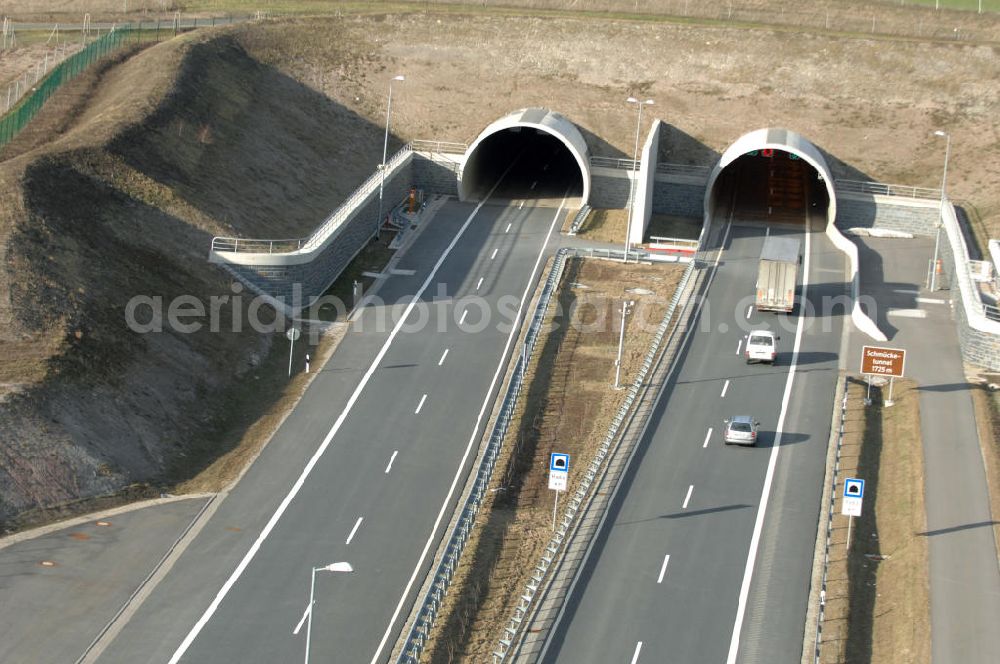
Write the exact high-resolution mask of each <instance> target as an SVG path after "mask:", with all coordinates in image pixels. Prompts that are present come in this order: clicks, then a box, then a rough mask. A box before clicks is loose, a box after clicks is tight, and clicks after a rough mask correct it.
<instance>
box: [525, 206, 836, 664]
mask: <svg viewBox="0 0 1000 664" xmlns="http://www.w3.org/2000/svg"><path fill="white" fill-rule="evenodd" d="M737 220H738V218H737ZM813 229H814V232H812V233H810V234H809V236H810V237H809V244H808V245H806V244H805V233H804V232H803V229H802V228H798V229H796V228H795V227H794V226H775V227H774V228H772V229H770V230H765V227H764V226H762V225H752V226H745V225H739V224H735V225H732V226H731V227H730V229H729V235H728V241H727V244H726V246H725V251H724V252H723V254H722V256H721V261H720V263H719V266H718V269H717V271H716V273H715V275H714V280H713V282H712V284H711V286H710V288H709V290H708V293H707V299H706V300H705V301H704V303H703V305H702V308H701V311H700V314H699V318H698V320H697V322H696V323H695V325H696V329H695V330H694V332H693V333H692V335H691V337H690V338H689V340H688V344H687V346H686V347H685V348H684V349H683V351H682V354H681V355H680V356H679V358H678V362H679V363H680V364H679V365H678V370H677V371H676V372H675V373H674V374H673V376H672V378H671V382H670V384H668V386H667V388H666V389H665V391H664V394H663V397H662V398H661V400H660V402H659V403H658V404H657V407H656V409H655V411H654V413H653V415H652V419H651V422H650V425H649V427H648V429H647V431H646V435H645V436H644V438H643V440H642V441H641V442H640V443H639V448H638V450H637V452H636V455H635V457H634V458H633V459H632V462H631V464H630V467H629V470H628V472H627V473H626V475H625V476H624V477H623V479H622V483H621V484H620V485H619V487H618V488H617V489H616V494H615V497H614V500H613V502H612V507H611V509H610V511H609V513H608V515H607V516H606V517H605V520H604V523H603V526H602V528H601V531H600V533H599V534H598V535H597V539H596V540H595V543H594V545H593V548H592V549H591V552H590V555H589V557H588V560H587V562H586V563H585V564H584V565H583V567H582V568H581V571H580V573H579V575H578V576H577V578H576V579H575V581H574V586H573V590H572V591H571V595H570V598H569V600H568V602H567V603H566V606H565V608H564V610H563V613H562V615H561V618H560V620H559V623H558V625H557V627H556V628H555V629H554V631H553V633H552V635H551V636H550V639H549V641H548V643H547V645H546V649H545V653H544V655H543V657H542V661H545V662H631V663H632V664H636V663H638V662H657V663H670V662H677V663H679V664H681V663H682V664H696V663H699V662H706V663H709V662H711V663H719V662H727V661H728V662H737V661H738V662H747V663H749V662H768V663H772V662H798V661H799V660H800V657H801V652H802V642H803V627H804V622H805V612H806V604H807V598H808V592H809V583H810V572H811V566H812V554H813V546H814V544H815V537H816V527H817V523H818V518H819V504H820V495H821V491H822V481H823V471H824V461H825V453H826V448H827V441H828V437H829V431H830V418H831V412H832V402H833V393H834V389H835V385H836V377H837V357H838V350H839V346H840V335H841V330H842V326H843V313H844V310H843V308H840V309H836V310H834V311H833V312H830V313H829V314H828V315H826V316H823V315H822V314H823V305H824V303H825V304H826V305H827V306H828V307H829V304H830V300H829V298H830V297H836V296H838V295H843V294H844V287H845V284H844V281H843V258H842V254H840V253H839V252H838V251H836V250H835V249H834V248H833V247H832V246H831V245H829V243H828V242H827V240H826V238H825V236H824V235H822V233H821V232H815V231H820V230H821V229H822V226H821V224H820V223H815V224H813ZM765 232H773V233H776V234H791V235H795V236H797V237H800V238H801V239H803V244H804V246H806V247H808V248H809V249H810V250H811V251H810V256H809V258H807V259H806V261H807V262H806V263H805V265H806V266H808V281H809V285H808V286H807V287H806V297H807V299H808V303H809V304H808V305H806V306H804V305H802V304H800V305H799V306H798V307H797V309H796V312H795V314H794V315H790V316H787V317H786V316H784V315H777V314H770V313H767V314H761V313H759V312H757V311H756V310H754V309H753V307H752V304H753V284H754V283H755V281H756V267H757V259H758V257H759V255H760V249H761V246H762V243H763V239H764V235H765ZM803 271H804V270H800V274H801V272H803ZM803 286H804V284H802V277H801V276H800V293H799V294H800V295H801V290H802V288H803ZM803 313H805V314H806V315H805V318H803V319H802V320H801V323H802V334H801V340H800V342H799V345H798V346H797V344H796V328H797V326H798V324H799V322H800V316H802V315H803ZM759 327H766V328H769V329H772V330H776V331H777V332H778V334H779V335H780V337H781V339H780V341H779V342H778V350H779V356H778V361H777V363H776V365H775V366H773V367H771V366H768V365H752V366H748V365H747V364H746V363H745V360H744V359H743V358H742V357H741V355H740V350H741V346H742V343H743V342H744V335H745V334H746V331H747V330H749V329H751V328H759ZM796 350H797V352H794V351H796ZM793 361H794V362H795V366H794V370H793V367H792V362H793ZM790 374H794V375H793V376H792V377H791V379H790ZM732 415H752V416H754V417H755V418H756V419H758V420H759V421H760V440H759V442H758V446H757V447H754V448H739V447H727V446H725V445H724V444H723V442H722V427H723V426H724V422H723V420H724V419H725V418H726V417H729V416H732ZM765 503H766V510H764V509H763V506H764V505H765Z"/></svg>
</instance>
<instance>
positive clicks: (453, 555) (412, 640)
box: [396, 248, 573, 664]
mask: <svg viewBox="0 0 1000 664" xmlns="http://www.w3.org/2000/svg"><path fill="white" fill-rule="evenodd" d="M571 253H573V252H572V250H571V249H568V248H562V249H560V250H559V251H558V252H557V253H556V258H555V261H554V262H553V264H552V268H551V269H550V270H549V276H548V278H547V279H546V280H545V285H544V286H543V287H542V293H541V295H540V296H539V298H538V304H537V305H536V306H535V311H534V314H533V315H532V318H531V323H530V326H529V327H528V331H527V333H526V334H525V337H524V345H523V346H522V349H521V353H520V355H519V357H518V359H517V361H516V363H515V364H514V370H513V373H512V374H511V379H510V382H509V383H508V385H507V391H506V393H505V394H504V399H503V402H502V405H501V408H500V414H499V416H498V417H497V420H496V422H495V423H494V425H493V430H492V431H491V433H490V437H489V443H488V444H487V446H486V451H485V453H484V454H483V457H482V460H481V461H480V463H479V468H478V469H477V470H476V480H475V484H474V485H473V487H472V491H471V492H470V493H469V497H468V498H467V499H466V501H465V505H464V506H463V507H462V512H461V516H460V517H459V519H458V521H457V522H456V523H455V527H454V528H453V529H452V532H451V535H450V537H449V539H448V544H447V546H446V547H445V552H444V555H443V556H442V558H441V560H440V561H438V564H437V567H436V568H435V570H434V577H433V579H434V580H433V582H432V583H431V585H430V587H429V588H428V590H427V593H426V594H425V595H424V598H423V600H422V601H423V604H422V608H421V609H420V611H419V613H418V616H417V619H416V620H414V622H413V626H412V627H411V628H410V632H409V634H408V635H407V637H406V642H405V645H404V646H403V649H402V652H401V653H400V655H399V657H398V658H397V660H396V661H397V664H416V663H417V662H419V661H420V655H421V654H422V653H423V649H424V646H425V645H426V643H427V637H428V635H429V634H430V631H431V628H432V627H433V625H434V620H435V619H436V618H437V614H438V611H439V610H440V608H441V603H442V602H443V600H444V597H445V595H446V594H447V592H448V587H449V586H450V585H451V580H452V577H453V576H454V574H455V572H456V571H457V569H458V562H459V558H461V556H462V552H463V551H464V550H465V545H466V543H467V542H468V539H469V535H470V534H471V533H472V529H473V527H474V526H475V522H476V515H477V514H478V513H479V508H480V507H481V506H482V504H483V500H485V498H486V496H487V495H488V491H489V483H490V480H491V479H492V477H493V470H494V468H495V467H496V463H497V459H499V457H500V452H501V449H502V445H503V441H504V438H505V437H506V435H507V430H508V429H509V427H510V424H511V420H512V419H513V415H514V408H515V407H516V406H517V399H518V396H519V395H520V394H521V390H522V388H523V385H524V379H525V374H526V370H527V366H528V362H529V361H530V360H531V354H532V351H533V350H534V348H535V342H536V341H537V339H538V333H539V330H540V329H541V326H542V322H543V321H544V320H545V314H546V312H547V311H548V307H549V302H550V301H551V299H552V294H553V293H554V292H555V290H556V287H557V286H558V285H559V280H560V279H561V278H562V273H563V269H564V268H565V266H566V258H567V256H568V255H570V254H571Z"/></svg>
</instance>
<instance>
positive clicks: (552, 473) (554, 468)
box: [549, 452, 569, 530]
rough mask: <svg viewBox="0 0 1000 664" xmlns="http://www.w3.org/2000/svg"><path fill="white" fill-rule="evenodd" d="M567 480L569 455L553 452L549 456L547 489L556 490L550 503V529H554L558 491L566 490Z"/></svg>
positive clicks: (557, 507) (557, 508) (557, 506)
mask: <svg viewBox="0 0 1000 664" xmlns="http://www.w3.org/2000/svg"><path fill="white" fill-rule="evenodd" d="M568 481H569V455H568V454H561V453H559V452H553V453H552V454H551V455H550V456H549V489H552V490H553V491H555V492H556V502H555V503H554V504H553V505H552V530H555V529H556V512H557V511H558V510H559V492H560V491H565V490H566V485H567V483H568Z"/></svg>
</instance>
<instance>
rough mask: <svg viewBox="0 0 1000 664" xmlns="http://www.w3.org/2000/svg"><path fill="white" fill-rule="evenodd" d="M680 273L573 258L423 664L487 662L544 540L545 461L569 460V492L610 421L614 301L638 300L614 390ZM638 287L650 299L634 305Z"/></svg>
mask: <svg viewBox="0 0 1000 664" xmlns="http://www.w3.org/2000/svg"><path fill="white" fill-rule="evenodd" d="M682 272H683V266H679V265H672V266H670V267H667V268H664V267H663V266H648V265H633V264H629V265H623V264H621V263H615V262H610V261H597V260H584V259H573V260H571V261H570V262H569V263H568V264H567V266H566V271H565V274H564V276H563V281H562V284H561V286H560V290H559V292H558V303H559V307H558V310H559V311H550V314H549V316H548V317H547V323H548V325H547V326H546V331H545V333H544V334H543V335H542V336H541V338H540V339H539V346H538V349H539V350H538V351H536V353H535V357H534V358H533V360H532V362H531V365H530V366H529V369H528V377H527V388H526V390H525V392H524V393H523V396H522V398H521V402H520V403H519V404H518V406H517V410H516V412H515V423H516V426H512V427H511V432H510V433H509V434H508V440H506V441H505V442H504V453H503V456H502V457H501V459H500V461H499V462H498V465H497V472H496V474H495V476H494V480H493V487H492V489H493V492H492V493H491V500H490V501H489V502H488V503H487V504H486V505H485V507H484V509H483V510H481V511H480V515H479V518H478V520H477V529H476V530H475V531H474V534H473V537H472V539H471V540H470V543H469V544H468V545H467V548H466V554H465V557H464V559H463V561H462V567H461V571H460V573H459V574H458V575H457V578H456V580H455V582H454V583H453V586H452V589H451V590H450V591H449V593H448V596H447V598H446V600H445V604H444V607H443V608H442V611H441V613H440V616H439V619H438V622H437V624H436V625H435V629H434V630H433V632H432V634H431V638H430V641H429V645H428V648H427V649H426V651H425V652H426V661H430V662H453V661H460V662H483V661H488V660H489V658H490V653H491V652H492V651H493V649H494V647H495V645H496V642H497V639H498V637H499V636H500V631H501V630H502V628H503V626H504V625H505V623H506V620H507V618H508V616H509V615H510V612H511V611H512V609H513V603H514V602H515V601H516V600H517V597H518V596H519V595H520V593H521V591H522V590H523V588H524V585H525V583H526V582H527V574H528V572H530V570H531V569H532V567H533V566H534V563H535V562H537V560H538V556H539V555H540V553H541V550H542V549H543V548H544V546H545V544H546V543H547V542H548V540H549V538H550V537H551V526H552V507H553V495H552V493H551V492H550V491H549V490H548V488H547V471H548V456H549V454H550V453H551V452H553V451H559V452H566V453H569V454H570V455H571V457H572V459H573V461H572V463H571V464H570V466H571V469H570V486H569V490H570V491H572V490H573V488H574V485H575V483H576V482H577V481H579V477H580V475H581V474H582V473H583V471H584V470H585V468H586V464H587V462H588V461H589V460H590V458H591V457H592V456H593V454H594V451H595V450H596V449H597V447H598V445H599V444H600V441H601V440H602V439H603V437H604V435H605V434H606V432H607V429H608V427H609V425H610V421H611V419H612V417H613V416H614V413H615V412H617V410H618V408H619V406H620V404H621V400H622V398H623V397H624V391H615V390H613V389H611V388H612V383H613V381H614V372H615V367H614V360H615V355H616V352H617V343H618V331H619V324H620V320H621V319H620V317H619V316H620V314H619V313H616V311H617V312H620V302H621V299H622V298H623V297H627V298H629V299H635V300H637V301H638V304H637V306H636V310H635V313H634V314H631V315H630V316H629V318H628V320H627V330H626V340H627V342H628V343H627V345H626V347H625V352H624V354H623V357H622V369H623V373H622V376H623V378H622V382H623V383H627V382H628V381H629V380H631V379H632V378H633V377H634V376H635V373H636V371H637V370H638V367H639V366H640V364H641V362H642V358H643V356H644V355H645V353H646V351H647V350H648V347H649V343H650V341H651V338H652V334H653V332H654V331H655V328H656V326H657V325H658V323H659V321H660V320H661V318H662V317H663V314H664V312H665V310H666V303H667V301H668V300H669V298H670V296H671V295H672V294H673V291H674V289H675V288H676V284H677V281H678V280H679V278H680V275H681V273H682ZM633 287H642V288H645V289H648V290H651V291H654V294H653V295H646V296H636V295H634V294H630V293H628V292H627V291H628V289H630V288H633Z"/></svg>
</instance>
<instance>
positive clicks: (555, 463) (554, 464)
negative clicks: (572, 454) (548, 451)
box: [549, 452, 569, 473]
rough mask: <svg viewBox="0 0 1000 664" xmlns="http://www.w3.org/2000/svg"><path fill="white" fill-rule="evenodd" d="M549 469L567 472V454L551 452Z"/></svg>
mask: <svg viewBox="0 0 1000 664" xmlns="http://www.w3.org/2000/svg"><path fill="white" fill-rule="evenodd" d="M549 470H555V471H561V472H564V473H566V472H569V455H568V454H560V453H559V452H553V453H552V456H551V457H549Z"/></svg>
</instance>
